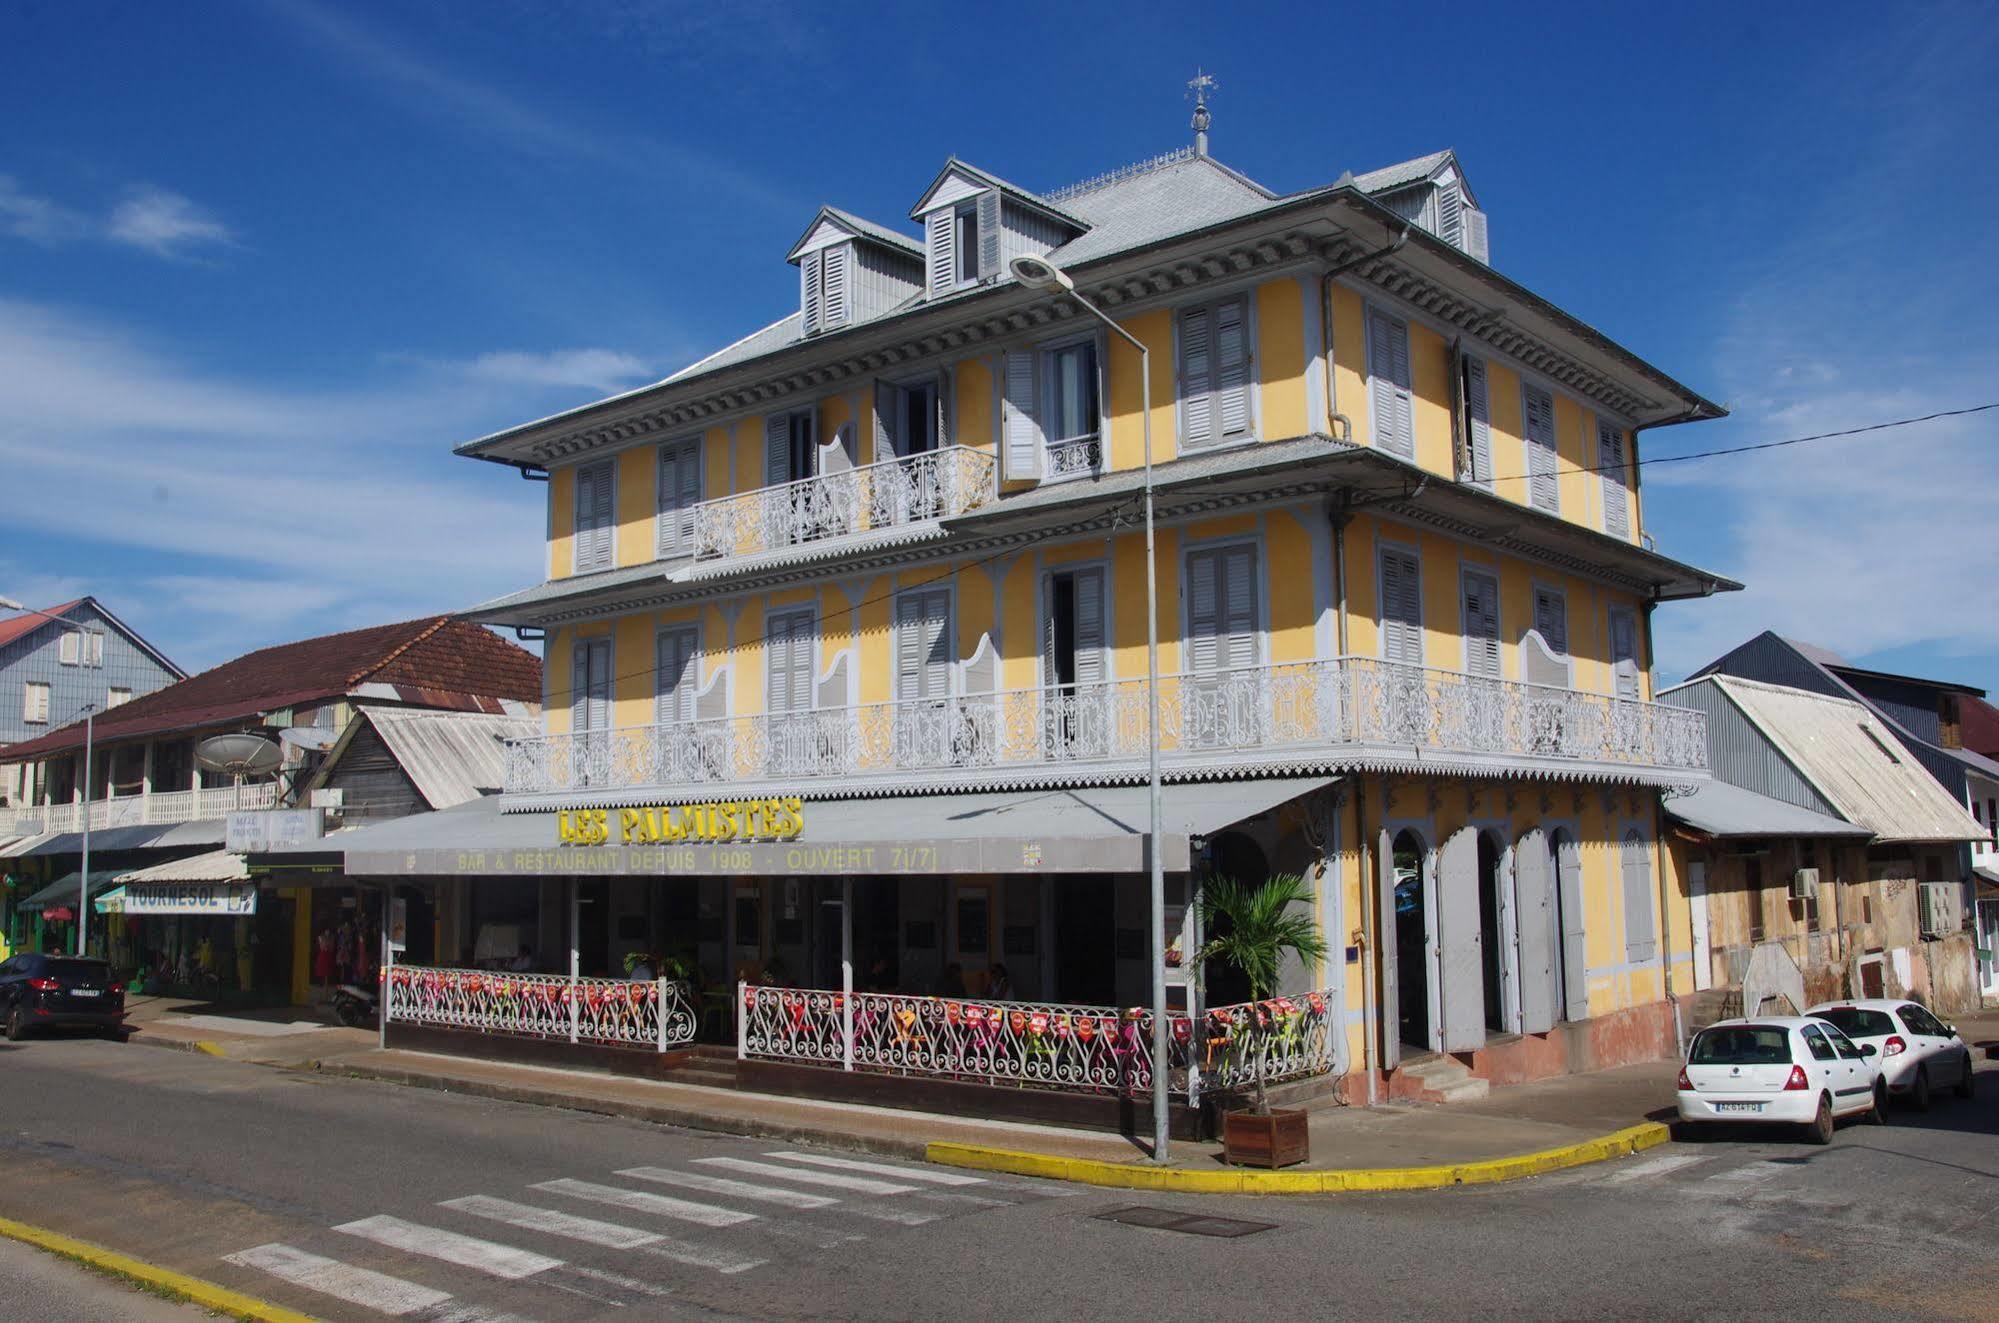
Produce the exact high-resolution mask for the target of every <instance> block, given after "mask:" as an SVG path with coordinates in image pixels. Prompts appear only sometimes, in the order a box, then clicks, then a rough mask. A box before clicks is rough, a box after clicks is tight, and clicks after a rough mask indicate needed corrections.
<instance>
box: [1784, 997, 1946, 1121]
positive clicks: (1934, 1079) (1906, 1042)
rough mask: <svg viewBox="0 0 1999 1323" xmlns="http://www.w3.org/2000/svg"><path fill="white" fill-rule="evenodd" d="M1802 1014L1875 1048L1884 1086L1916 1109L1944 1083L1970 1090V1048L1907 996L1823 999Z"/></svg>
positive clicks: (1921, 1108)
mask: <svg viewBox="0 0 1999 1323" xmlns="http://www.w3.org/2000/svg"><path fill="white" fill-rule="evenodd" d="M1805 1014H1806V1015H1809V1016H1811V1017H1812V1018H1814V1019H1818V1020H1824V1021H1825V1022H1826V1023H1827V1024H1830V1025H1833V1026H1834V1027H1836V1028H1837V1029H1838V1030H1839V1031H1840V1032H1841V1033H1843V1034H1845V1035H1846V1036H1847V1037H1848V1038H1851V1039H1852V1040H1853V1041H1854V1042H1856V1043H1858V1044H1860V1045H1861V1047H1862V1048H1868V1047H1872V1048H1873V1049H1874V1050H1875V1051H1876V1052H1877V1053H1879V1054H1880V1055H1879V1056H1877V1057H1876V1058H1875V1060H1877V1061H1879V1062H1880V1063H1881V1079H1882V1081H1883V1082H1884V1083H1886V1084H1887V1086H1888V1091H1889V1092H1890V1093H1894V1094H1906V1095H1907V1096H1908V1099H1909V1101H1910V1102H1911V1103H1914V1104H1915V1107H1916V1110H1917V1111H1927V1110H1929V1105H1930V1095H1931V1094H1932V1093H1938V1092H1941V1091H1942V1090H1944V1089H1954V1090H1956V1091H1957V1096H1958V1097H1960V1098H1969V1097H1970V1096H1971V1092H1972V1087H1973V1081H1972V1078H1971V1071H1972V1065H1971V1049H1970V1048H1968V1047H1966V1046H1965V1045H1964V1040H1963V1039H1962V1038H1959V1037H1958V1036H1957V1030H1955V1029H1953V1028H1952V1027H1951V1026H1949V1025H1947V1024H1945V1023H1943V1022H1942V1021H1940V1020H1938V1019H1937V1017H1936V1016H1934V1015H1931V1014H1930V1013H1929V1012H1928V1011H1926V1010H1924V1009H1923V1008H1922V1007H1920V1006H1918V1005H1916V1004H1915V1003H1914V1002H1912V1001H1906V1000H1895V999H1886V998H1874V999H1871V1000H1866V1001H1829V1002H1827V1003H1826V1004H1825V1005H1823V1006H1814V1007H1812V1008H1811V1009H1810V1010H1808V1011H1806V1012H1805Z"/></svg>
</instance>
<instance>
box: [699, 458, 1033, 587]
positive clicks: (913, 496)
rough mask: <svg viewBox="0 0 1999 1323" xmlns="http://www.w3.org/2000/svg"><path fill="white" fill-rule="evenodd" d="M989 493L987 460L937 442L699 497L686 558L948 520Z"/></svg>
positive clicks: (747, 553)
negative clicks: (764, 484)
mask: <svg viewBox="0 0 1999 1323" xmlns="http://www.w3.org/2000/svg"><path fill="white" fill-rule="evenodd" d="M992 494H993V457H992V456H991V455H988V454H986V453H985V452H983V451H979V450H973V449H971V448H970V447H969V446H944V447H941V448H939V449H937V450H927V451H924V452H923V453H921V454H916V455H908V456H904V457H902V458H898V459H888V460H883V461H882V462H880V463H878V464H867V465H863V466H862V467H860V468H857V469H844V470H841V471H839V472H834V473H821V474H818V475H816V476H814V477H810V478H800V479H799V480H798V481H796V482H785V483H779V484H777V485H776V486H772V487H761V488H758V489H757V490H755V491H749V492H742V493H740V494H738V495H735V496H724V497H721V498H719V499H717V500H713V501H703V502H701V503H700V504H698V505H696V506H695V507H694V557H695V559H696V560H715V559H718V558H720V557H724V556H754V555H756V554H758V553H760V552H767V551H781V550H783V549H784V548H786V547H793V546H799V545H802V544H805V543H810V542H818V541H822V540H824V539H826V538H833V537H844V536H846V535H848V534H850V533H868V532H880V531H883V530H886V529H891V528H899V527H903V526H905V525H909V524H917V523H922V522H923V521H925V520H929V519H944V518H949V517H950V516H952V515H961V514H964V513H965V512H966V511H967V510H971V509H975V508H977V507H978V506H981V505H984V504H985V503H986V501H987V500H989V499H991V497H992Z"/></svg>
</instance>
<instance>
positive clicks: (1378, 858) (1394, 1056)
mask: <svg viewBox="0 0 1999 1323" xmlns="http://www.w3.org/2000/svg"><path fill="white" fill-rule="evenodd" d="M1374 839H1375V848H1374V864H1375V897H1374V898H1375V906H1376V909H1375V914H1376V925H1375V930H1376V932H1377V933H1378V934H1379V939H1378V942H1377V945H1378V946H1379V947H1380V952H1381V954H1380V959H1379V961H1378V962H1377V964H1376V970H1377V978H1376V982H1375V987H1376V989H1377V995H1378V998H1379V1000H1380V1002H1381V1019H1380V1026H1381V1065H1382V1069H1384V1070H1392V1069H1394V1068H1395V1066H1396V1065H1398V1064H1399V1063H1400V1062H1401V1060H1402V1029H1401V1021H1402V997H1401V987H1400V986H1399V985H1400V981H1401V967H1402V958H1401V952H1400V951H1399V950H1398V949H1397V947H1396V936H1395V928H1396V915H1395V845H1394V842H1393V841H1391V840H1390V839H1389V836H1388V831H1387V829H1386V828H1384V829H1382V830H1381V831H1380V832H1378V833H1376V834H1375V838H1374Z"/></svg>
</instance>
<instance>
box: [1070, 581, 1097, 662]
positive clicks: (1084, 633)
mask: <svg viewBox="0 0 1999 1323" xmlns="http://www.w3.org/2000/svg"><path fill="white" fill-rule="evenodd" d="M1073 582H1074V584H1075V600H1076V683H1077V684H1079V685H1084V684H1097V683H1099V682H1100V681H1101V680H1102V679H1103V678H1104V572H1103V571H1102V570H1077V571H1076V573H1075V576H1074V579H1073Z"/></svg>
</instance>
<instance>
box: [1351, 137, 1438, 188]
mask: <svg viewBox="0 0 1999 1323" xmlns="http://www.w3.org/2000/svg"><path fill="white" fill-rule="evenodd" d="M1455 155H1456V153H1455V152H1453V151H1452V150H1451V149H1450V148H1448V147H1446V148H1444V150H1442V151H1441V152H1431V153H1430V154H1429V155H1428V156H1418V157H1416V158H1414V159H1413V160H1408V161H1398V162H1397V163H1396V164H1394V165H1385V166H1383V167H1382V168H1381V169H1379V170H1370V171H1368V172H1367V173H1366V174H1364V175H1355V176H1354V181H1353V182H1354V187H1355V188H1358V189H1360V190H1361V191H1362V192H1363V193H1386V192H1388V191H1389V190H1390V189H1396V188H1403V187H1405V186H1407V185H1409V184H1414V183H1418V182H1420V181H1421V180H1425V179H1428V178H1429V177H1430V176H1431V175H1433V174H1435V173H1436V172H1437V169H1438V167H1440V166H1442V165H1443V164H1444V162H1446V161H1448V160H1450V159H1451V158H1452V157H1453V156H1455Z"/></svg>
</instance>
